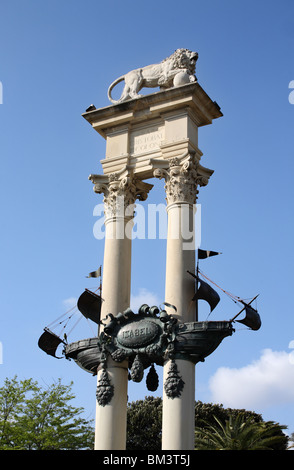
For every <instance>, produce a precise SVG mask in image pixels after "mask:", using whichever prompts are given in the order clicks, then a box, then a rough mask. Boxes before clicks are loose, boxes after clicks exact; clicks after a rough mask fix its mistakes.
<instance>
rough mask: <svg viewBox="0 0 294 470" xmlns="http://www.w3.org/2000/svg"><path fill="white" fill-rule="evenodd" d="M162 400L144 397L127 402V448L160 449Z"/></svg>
mask: <svg viewBox="0 0 294 470" xmlns="http://www.w3.org/2000/svg"><path fill="white" fill-rule="evenodd" d="M161 421H162V400H161V398H159V397H152V396H149V397H145V400H137V401H135V402H132V403H129V404H128V410H127V445H126V449H127V450H153V451H154V450H160V449H161Z"/></svg>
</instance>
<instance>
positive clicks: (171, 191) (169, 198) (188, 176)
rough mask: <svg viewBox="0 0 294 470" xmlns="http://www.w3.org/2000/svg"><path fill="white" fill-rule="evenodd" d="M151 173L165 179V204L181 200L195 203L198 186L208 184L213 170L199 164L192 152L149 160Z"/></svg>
mask: <svg viewBox="0 0 294 470" xmlns="http://www.w3.org/2000/svg"><path fill="white" fill-rule="evenodd" d="M150 164H151V165H152V166H153V169H154V172H153V175H154V176H155V177H156V178H159V179H164V180H165V192H166V202H167V204H168V205H169V204H173V203H175V202H178V203H179V202H183V203H188V204H196V200H197V194H198V189H197V188H198V186H205V185H207V184H208V181H209V178H210V176H211V175H212V173H213V171H212V170H209V169H208V168H204V167H203V166H201V165H200V164H199V161H198V159H197V158H196V157H195V155H193V154H187V153H185V154H184V155H182V157H180V158H177V157H176V158H172V159H170V160H168V161H167V160H156V159H154V160H151V161H150Z"/></svg>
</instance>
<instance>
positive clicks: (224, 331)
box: [38, 49, 261, 450]
mask: <svg viewBox="0 0 294 470" xmlns="http://www.w3.org/2000/svg"><path fill="white" fill-rule="evenodd" d="M197 58H198V54H197V53H195V52H192V51H189V50H187V49H177V50H176V51H175V53H174V54H172V55H171V56H170V57H168V58H167V59H165V60H163V61H162V62H161V63H160V64H155V65H150V66H147V67H143V68H140V69H136V70H133V71H131V72H129V73H127V74H126V75H123V76H121V77H119V78H118V79H117V80H115V81H114V82H113V83H112V85H110V87H109V90H108V96H109V99H110V100H111V101H112V102H113V103H114V104H112V105H111V106H108V107H105V108H101V109H96V108H95V106H94V105H91V106H90V107H89V108H88V109H87V110H86V112H85V113H84V114H83V117H84V118H85V119H86V120H87V121H88V122H89V123H90V124H91V126H92V127H93V129H94V130H96V131H97V132H98V133H99V134H100V135H101V136H102V137H103V138H104V139H105V140H106V155H105V159H103V160H101V164H102V168H103V174H102V175H96V174H92V175H90V177H89V179H90V180H91V181H92V183H93V185H94V191H95V192H96V193H97V194H103V195H104V213H105V222H104V223H105V247H104V262H103V282H102V286H101V285H100V295H98V294H96V293H94V292H92V291H90V290H88V289H85V291H84V292H83V294H82V295H81V296H80V297H79V299H78V302H77V308H78V309H79V310H80V312H81V313H82V314H83V315H84V316H85V317H86V318H88V319H90V320H91V321H93V322H94V323H96V324H97V325H99V326H98V335H97V336H96V337H94V338H88V339H85V340H80V341H77V342H74V343H69V344H68V343H67V341H65V339H64V338H61V337H60V336H57V335H56V334H55V333H53V332H52V331H51V330H50V329H49V328H48V327H47V328H45V329H44V333H43V334H42V335H41V337H40V338H39V342H38V345H39V347H40V348H41V349H42V350H44V351H45V352H46V353H47V354H49V355H51V356H53V357H57V356H56V350H57V348H58V346H59V345H60V344H61V343H63V344H64V350H63V354H64V356H65V357H66V358H67V359H73V360H74V361H75V362H76V363H77V364H78V365H79V366H80V367H82V368H83V369H84V370H86V371H88V372H91V373H92V374H94V375H96V374H97V393H96V398H97V408H96V427H95V449H97V450H98V449H100V450H124V449H125V446H126V423H127V384H128V376H129V377H130V378H131V379H132V380H133V381H134V382H140V381H141V380H142V378H143V375H144V370H145V369H147V368H149V372H148V375H147V377H146V385H147V388H148V389H149V390H151V391H155V390H156V389H157V387H158V376H157V373H156V370H155V367H154V364H156V365H159V366H162V367H163V369H164V372H163V379H164V384H163V420H162V449H163V450H192V449H194V403H195V365H196V364H197V363H198V362H199V361H204V359H205V357H207V356H208V355H209V354H211V353H212V352H213V351H214V350H215V349H216V348H217V347H218V346H219V344H220V343H221V341H222V340H223V339H224V338H225V337H227V336H230V335H232V333H233V331H234V329H233V327H232V323H233V322H235V321H237V322H240V323H242V324H244V325H246V326H248V327H249V328H251V329H252V330H258V329H259V328H260V326H261V320H260V317H259V314H258V313H257V310H255V309H254V308H252V307H251V306H250V304H251V303H252V302H253V301H254V300H255V299H256V297H257V296H255V297H254V298H253V299H252V300H251V301H250V302H245V301H244V300H242V299H241V298H240V297H238V296H233V295H232V294H229V293H228V292H226V293H227V294H229V295H230V296H231V297H232V298H233V300H234V302H235V303H239V304H241V305H242V308H241V310H240V311H239V312H238V313H237V314H236V315H235V316H234V317H233V318H231V319H230V320H228V321H226V320H224V321H199V319H198V300H199V299H202V300H205V301H206V302H208V304H209V305H210V309H211V311H212V310H214V308H215V307H216V306H217V304H218V302H219V301H220V297H219V295H218V293H217V292H216V291H215V290H214V289H213V288H212V287H211V286H210V285H209V284H207V282H205V281H203V280H202V279H200V278H199V274H200V271H199V259H204V258H207V257H209V256H214V255H217V254H219V253H217V252H213V251H205V250H201V249H200V248H198V249H197V253H198V257H197V266H195V248H196V247H195V217H194V215H195V205H196V200H197V197H198V192H199V187H201V186H206V185H207V184H208V182H209V178H210V176H211V175H212V173H213V171H212V170H209V169H208V168H205V167H204V166H202V165H201V164H200V160H201V157H202V152H201V151H200V150H199V148H198V129H199V128H200V127H202V126H205V125H208V124H211V123H212V121H213V119H217V118H219V117H221V116H222V113H221V111H220V108H219V106H218V105H217V103H216V102H213V101H212V100H211V99H210V98H209V96H208V95H207V94H206V93H205V91H204V90H203V88H202V87H201V86H200V85H199V83H198V82H197V80H196V77H195V65H196V61H197ZM120 81H124V82H125V86H124V89H123V92H122V94H121V97H120V99H119V100H117V101H114V100H113V98H112V95H111V92H112V89H113V88H114V87H115V85H116V84H117V83H119V82H120ZM158 86H159V87H160V91H158V92H155V93H152V94H149V95H145V96H140V95H139V94H138V92H139V91H140V90H141V89H142V88H143V87H158ZM153 177H156V178H159V179H160V180H163V181H164V182H165V194H166V203H167V205H166V210H167V214H168V231H167V245H166V276H165V302H164V305H165V307H164V309H161V308H158V307H157V306H151V307H150V306H148V305H147V304H143V305H142V306H141V307H140V308H139V311H138V312H137V313H134V312H133V311H132V310H131V309H130V293H131V252H132V220H133V216H134V203H135V201H136V200H137V199H139V200H140V201H145V200H146V199H147V198H148V194H149V192H150V191H151V190H152V187H153V186H152V185H151V184H149V183H148V182H146V181H145V180H148V179H150V178H153ZM195 270H196V272H195ZM201 274H202V276H203V273H201ZM92 275H93V276H94V277H98V276H100V277H101V267H100V268H99V270H97V271H96V272H92V273H90V275H89V276H90V277H91V276H92ZM89 276H88V277H89ZM204 277H206V276H204ZM101 290H102V292H101ZM222 290H223V289H222ZM223 292H225V291H224V290H223ZM243 311H245V312H246V314H245V318H243V319H242V320H236V318H237V317H238V316H239V315H240V314H241V312H243ZM59 323H60V322H59ZM58 358H60V357H58Z"/></svg>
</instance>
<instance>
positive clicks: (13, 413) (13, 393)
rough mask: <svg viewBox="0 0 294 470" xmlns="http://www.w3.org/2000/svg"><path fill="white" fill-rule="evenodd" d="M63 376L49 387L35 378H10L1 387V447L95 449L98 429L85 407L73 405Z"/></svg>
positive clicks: (6, 448)
mask: <svg viewBox="0 0 294 470" xmlns="http://www.w3.org/2000/svg"><path fill="white" fill-rule="evenodd" d="M72 385H73V384H72V383H70V385H62V383H61V381H60V379H59V380H58V381H57V383H54V384H52V385H50V386H48V387H46V388H45V389H44V388H43V387H40V386H39V385H38V383H37V382H34V381H33V380H32V379H26V380H20V381H19V380H18V379H17V377H16V376H15V377H14V378H13V379H8V378H7V379H6V380H5V382H4V385H3V387H1V388H0V450H78V449H91V448H93V442H94V431H93V427H92V425H91V421H88V420H86V419H84V418H82V417H81V416H80V415H81V414H82V413H83V412H84V409H83V408H76V407H74V406H72V405H71V404H70V401H71V400H72V399H73V398H75V396H74V395H73V393H72V391H71V388H72Z"/></svg>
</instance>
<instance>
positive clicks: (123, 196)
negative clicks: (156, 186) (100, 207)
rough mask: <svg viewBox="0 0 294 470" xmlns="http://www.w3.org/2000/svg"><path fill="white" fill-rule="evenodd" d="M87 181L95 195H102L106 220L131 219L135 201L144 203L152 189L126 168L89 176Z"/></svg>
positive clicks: (150, 185)
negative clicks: (113, 218) (126, 217)
mask: <svg viewBox="0 0 294 470" xmlns="http://www.w3.org/2000/svg"><path fill="white" fill-rule="evenodd" d="M89 180H91V181H92V183H93V184H94V188H93V189H94V191H95V193H98V194H102V193H103V194H104V210H105V216H106V218H109V217H117V216H121V217H125V216H126V215H128V216H129V217H132V216H133V210H134V204H135V201H136V199H139V200H140V201H145V199H147V196H148V192H149V191H150V190H151V188H152V187H153V185H152V184H148V183H145V182H143V181H141V180H140V179H138V178H137V177H136V176H135V175H134V173H133V172H132V171H131V170H130V169H129V168H128V167H125V168H124V169H122V170H121V171H120V172H117V173H111V174H109V175H90V176H89Z"/></svg>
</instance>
